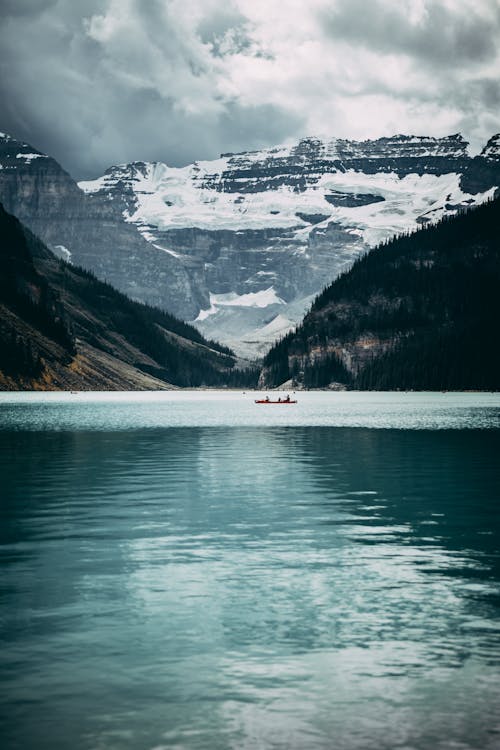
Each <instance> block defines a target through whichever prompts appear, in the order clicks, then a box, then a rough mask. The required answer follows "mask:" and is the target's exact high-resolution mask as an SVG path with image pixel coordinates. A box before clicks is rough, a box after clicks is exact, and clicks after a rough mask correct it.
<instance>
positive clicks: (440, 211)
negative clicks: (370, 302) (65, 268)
mask: <svg viewBox="0 0 500 750" xmlns="http://www.w3.org/2000/svg"><path fill="white" fill-rule="evenodd" d="M498 138H499V137H498V136H493V138H490V139H489V141H488V143H487V144H486V145H485V147H484V148H483V150H482V152H481V154H479V155H477V156H475V157H472V156H470V155H469V153H468V150H467V142H466V141H465V140H464V139H463V138H462V136H460V135H459V134H455V135H452V136H448V137H446V138H441V139H439V138H430V137H426V136H405V135H398V136H393V137H388V138H382V139H376V140H373V141H359V142H356V141H348V140H345V139H324V140H323V141H321V140H320V139H315V138H304V139H301V140H300V141H299V142H298V143H297V144H295V145H293V146H286V147H275V148H271V149H263V150H261V151H252V152H241V153H239V154H231V155H229V154H224V155H222V156H221V157H220V159H216V160H211V161H199V162H195V163H194V164H191V165H187V166H186V167H181V168H171V167H168V166H166V165H164V164H162V163H161V162H155V163H148V162H134V163H132V164H129V165H118V166H113V167H110V168H109V170H107V172H106V173H105V175H104V176H103V177H101V178H98V179H97V180H86V181H83V182H80V183H79V184H80V187H82V188H83V190H80V189H79V188H78V186H77V185H76V183H74V181H73V184H72V185H71V188H70V187H69V185H68V184H67V182H66V178H68V179H69V180H71V178H69V176H68V175H67V173H64V174H65V175H66V177H63V176H62V175H60V174H58V175H56V174H55V173H51V172H50V170H48V166H49V165H50V163H49V162H48V163H47V164H46V165H44V164H43V163H42V162H43V160H42V158H40V157H38V158H35V159H27V158H25V159H17V155H16V154H13V157H14V158H11V159H10V163H9V164H6V160H5V149H3V151H2V148H1V145H2V144H1V143H0V164H1V165H2V166H3V167H4V168H3V169H2V170H0V199H1V198H2V197H4V198H6V206H7V208H9V210H11V211H12V212H13V213H15V214H16V215H18V216H19V217H20V218H21V219H22V220H24V221H26V222H27V223H28V224H29V225H30V226H31V228H33V229H34V231H36V232H38V233H39V234H40V235H41V236H42V238H43V239H44V241H46V242H48V243H49V245H50V246H51V248H52V249H53V250H54V251H55V252H57V253H59V254H60V255H61V257H65V258H66V259H69V260H72V261H73V262H75V263H77V264H78V265H82V266H84V267H86V268H90V269H91V270H92V271H93V272H94V273H96V275H97V276H98V277H99V278H101V279H104V280H108V281H110V282H112V283H113V284H114V285H115V286H117V288H119V289H120V290H121V291H123V292H124V293H126V294H127V295H128V296H130V297H132V298H133V299H137V300H142V301H145V302H147V303H149V304H153V305H156V306H160V307H162V308H164V309H167V310H168V311H169V312H171V313H173V314H174V315H176V316H177V317H181V318H183V319H184V320H190V321H191V322H193V323H194V324H195V325H196V326H197V327H198V328H199V329H200V330H201V331H202V332H203V333H204V334H205V335H207V336H209V337H210V338H219V339H222V340H223V341H224V342H225V343H226V344H227V345H229V346H233V347H234V346H235V345H236V348H237V350H238V352H239V353H240V354H242V355H244V356H250V357H251V356H256V355H259V354H262V353H264V352H265V350H266V348H268V347H269V346H270V345H271V344H272V340H273V336H274V335H275V334H279V333H286V331H287V330H289V329H291V328H293V327H294V326H295V325H296V324H297V323H298V322H299V321H300V319H301V317H302V315H303V314H304V312H305V311H306V309H307V307H308V305H309V304H310V302H311V300H312V299H313V297H314V295H315V294H317V293H318V291H319V290H320V289H321V288H322V287H323V286H324V285H325V282H328V281H331V280H333V279H334V278H335V277H336V276H337V275H338V274H339V273H340V272H341V271H342V270H343V269H345V268H346V267H348V266H349V265H351V264H352V263H353V262H354V260H355V259H356V258H357V257H358V256H359V255H361V254H362V253H364V252H366V251H367V250H368V249H369V248H370V247H374V246H375V245H376V244H378V243H379V242H380V241H383V240H385V239H387V238H388V237H390V236H393V235H395V234H397V233H400V232H403V231H406V230H408V229H415V228H416V227H417V226H418V225H421V224H424V223H427V222H432V221H435V220H437V219H439V218H440V217H441V216H443V215H450V214H453V213H456V212H457V211H458V210H460V209H461V208H463V207H464V206H467V205H474V204H476V203H480V202H482V201H483V200H486V199H487V198H488V197H491V195H493V193H494V192H495V191H496V190H497V189H498V187H499V185H500V147H499V140H498ZM11 146H12V143H11ZM24 147H25V149H24V153H25V154H30V153H35V152H34V151H33V152H31V150H30V149H31V147H30V146H29V144H24ZM22 152H23V149H21V151H20V153H22ZM2 154H3V156H2ZM13 161H17V163H13ZM44 170H45V171H44ZM16 173H18V174H17V178H16ZM30 181H31V182H30ZM30 191H31V192H30ZM61 195H64V196H66V197H65V198H61ZM269 332H271V333H269Z"/></svg>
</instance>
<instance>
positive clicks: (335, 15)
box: [0, 0, 500, 178]
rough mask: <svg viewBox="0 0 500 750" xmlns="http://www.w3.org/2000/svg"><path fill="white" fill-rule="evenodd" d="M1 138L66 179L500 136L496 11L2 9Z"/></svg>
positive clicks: (191, 6)
mask: <svg viewBox="0 0 500 750" xmlns="http://www.w3.org/2000/svg"><path fill="white" fill-rule="evenodd" d="M1 13H2V15H3V19H4V20H3V23H2V27H1V29H0V102H1V104H0V129H2V130H5V131H7V132H11V133H12V134H13V135H15V136H16V137H18V138H21V139H24V140H26V141H28V142H30V143H32V144H33V145H34V146H36V147H38V148H40V149H42V150H44V151H46V152H48V153H51V154H52V155H54V156H55V157H56V158H57V159H58V160H59V161H60V162H61V163H62V164H63V166H65V167H66V168H67V169H68V170H69V171H70V172H71V173H72V174H74V175H75V176H76V177H78V178H80V177H91V176H96V175H97V174H100V173H102V171H103V170H104V169H105V168H106V167H107V166H109V165H110V164H112V163H118V162H123V161H131V160H136V159H147V160H162V161H166V162H167V163H169V164H171V165H172V166H180V165H182V164H185V163H188V162H190V161H194V160H196V159H203V158H214V157H216V156H217V155H218V154H219V153H220V152H222V151H237V150H243V149H248V148H250V149H251V148H258V147H261V146H266V145H274V144H276V143H280V142H283V141H285V140H287V139H290V138H297V137H299V136H301V135H308V134H319V135H331V136H341V137H352V138H363V137H378V136H380V135H390V134H391V133H393V132H422V133H428V134H431V135H445V134H447V133H450V132H456V131H458V130H462V131H463V132H464V135H465V136H466V137H468V138H470V139H472V141H473V142H475V143H476V144H477V145H479V144H480V143H481V142H484V141H485V140H486V138H487V137H489V136H490V135H491V134H492V132H496V131H498V130H499V129H500V126H499V122H500V117H499V114H500V102H499V97H500V94H499V83H498V78H499V76H498V72H499V67H498V65H499V60H498V56H497V55H498V49H499V44H498V40H499V37H500V31H499V28H500V9H499V8H498V5H497V3H496V0H475V2H472V0H455V1H454V2H453V3H451V2H449V0H412V2H410V0H398V1H397V2H396V0H371V2H370V3H365V2H361V0H349V1H347V0H309V2H308V3H303V2H301V0H281V2H279V3H278V2H277V0H276V2H274V0H273V1H271V0H269V2H265V3H264V2H260V1H259V0H149V2H147V3H144V2H141V1H140V0H85V2H83V1H80V0H15V2H14V0H3V3H2V8H1Z"/></svg>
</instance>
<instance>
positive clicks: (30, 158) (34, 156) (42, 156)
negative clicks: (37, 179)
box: [16, 154, 49, 164]
mask: <svg viewBox="0 0 500 750" xmlns="http://www.w3.org/2000/svg"><path fill="white" fill-rule="evenodd" d="M48 158H49V157H48V156H47V154H16V159H24V160H25V161H26V162H28V164H31V162H32V161H34V159H48Z"/></svg>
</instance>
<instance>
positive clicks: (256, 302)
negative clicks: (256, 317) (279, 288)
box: [195, 286, 286, 323]
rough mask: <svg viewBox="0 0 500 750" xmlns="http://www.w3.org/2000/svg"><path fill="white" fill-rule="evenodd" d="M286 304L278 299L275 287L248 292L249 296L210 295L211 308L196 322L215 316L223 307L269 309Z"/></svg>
mask: <svg viewBox="0 0 500 750" xmlns="http://www.w3.org/2000/svg"><path fill="white" fill-rule="evenodd" d="M284 304H286V303H285V301H284V300H282V299H281V297H278V295H277V294H276V291H275V289H274V287H272V286H270V287H268V288H267V289H262V290H261V291H260V292H248V293H247V294H236V292H229V293H228V294H212V293H211V294H210V307H209V308H208V309H206V310H201V311H200V313H199V315H198V317H197V318H196V320H195V322H196V323H198V322H200V321H202V320H206V319H207V318H208V317H210V315H215V313H217V312H218V310H219V308H221V307H261V308H262V307H269V305H284Z"/></svg>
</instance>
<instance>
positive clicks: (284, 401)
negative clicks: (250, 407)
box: [255, 398, 297, 404]
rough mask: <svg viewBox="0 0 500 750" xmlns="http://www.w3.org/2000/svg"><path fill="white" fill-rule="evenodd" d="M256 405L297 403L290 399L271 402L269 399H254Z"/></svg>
mask: <svg viewBox="0 0 500 750" xmlns="http://www.w3.org/2000/svg"><path fill="white" fill-rule="evenodd" d="M255 403H256V404H296V403H297V401H294V400H293V399H291V398H280V399H278V400H277V401H271V399H269V398H256V399H255Z"/></svg>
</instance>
